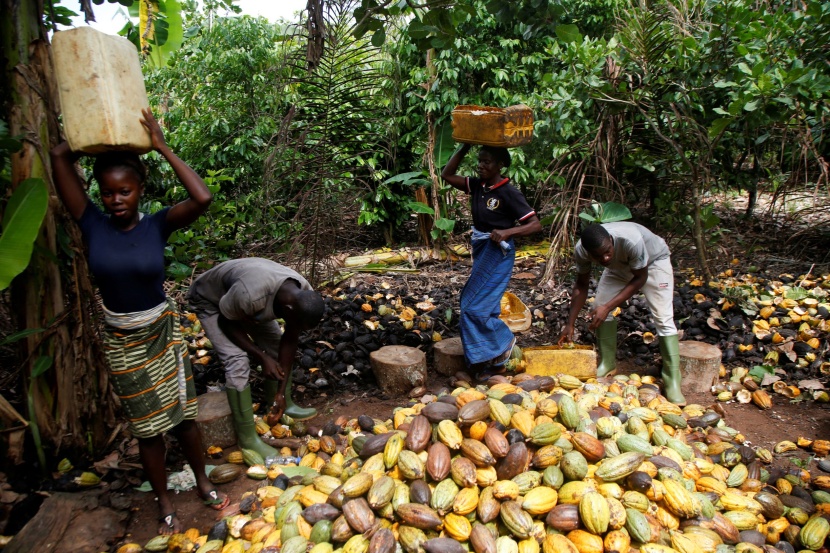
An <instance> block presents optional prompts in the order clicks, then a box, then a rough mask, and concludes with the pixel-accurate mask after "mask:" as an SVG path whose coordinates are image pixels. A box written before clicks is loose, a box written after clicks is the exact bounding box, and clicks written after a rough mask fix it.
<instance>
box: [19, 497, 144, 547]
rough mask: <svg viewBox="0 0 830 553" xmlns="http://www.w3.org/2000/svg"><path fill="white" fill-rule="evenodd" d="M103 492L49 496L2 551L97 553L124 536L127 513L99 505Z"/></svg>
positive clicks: (128, 515)
mask: <svg viewBox="0 0 830 553" xmlns="http://www.w3.org/2000/svg"><path fill="white" fill-rule="evenodd" d="M104 493H105V491H104V489H99V490H90V491H87V492H80V493H60V492H58V493H52V494H51V495H50V496H49V497H47V498H46V500H45V501H44V502H43V505H41V506H40V509H38V512H37V514H36V515H35V516H34V517H33V518H32V519H31V520H30V521H29V522H27V523H26V526H24V527H23V529H22V530H21V531H20V532H18V533H17V535H16V536H14V537H13V538H12V540H11V542H9V544H8V545H7V546H6V547H5V548H4V549H3V551H4V552H8V553H29V552H31V551H48V552H50V553H70V552H71V553H97V552H98V551H109V550H110V548H111V547H112V545H113V543H115V542H117V541H118V540H119V539H120V538H123V537H124V535H125V534H126V529H127V519H129V518H130V513H129V512H127V511H117V510H115V509H112V508H110V507H105V506H103V505H101V501H99V498H100V496H101V495H102V494H104Z"/></svg>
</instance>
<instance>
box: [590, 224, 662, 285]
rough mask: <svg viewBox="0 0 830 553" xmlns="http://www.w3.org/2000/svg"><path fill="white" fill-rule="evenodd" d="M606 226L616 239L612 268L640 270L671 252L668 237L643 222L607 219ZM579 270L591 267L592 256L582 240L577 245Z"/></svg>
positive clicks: (610, 265) (613, 269)
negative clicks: (610, 220) (650, 228)
mask: <svg viewBox="0 0 830 553" xmlns="http://www.w3.org/2000/svg"><path fill="white" fill-rule="evenodd" d="M602 227H603V228H604V229H605V230H607V231H608V234H610V235H611V238H612V239H613V240H614V259H612V260H611V263H610V264H609V265H608V269H610V270H612V271H625V270H629V271H632V270H633V271H636V270H637V269H643V268H645V267H648V266H649V265H651V264H652V263H654V262H655V261H659V260H661V259H666V258H668V257H669V256H670V255H671V252H670V251H669V247H668V246H667V245H666V241H665V240H663V239H662V238H660V237H659V236H657V235H656V234H654V233H653V232H651V231H650V230H648V229H647V228H646V227H644V226H643V225H638V224H637V223H630V222H619V223H605V224H603V225H602ZM574 261H575V262H576V272H577V273H578V274H580V275H582V274H585V273H587V272H589V271H590V270H591V257H590V256H589V255H588V251H587V250H586V249H585V248H584V247H583V246H582V240H580V241H579V242H577V243H576V247H575V248H574Z"/></svg>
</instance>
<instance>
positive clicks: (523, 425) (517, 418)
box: [510, 410, 534, 438]
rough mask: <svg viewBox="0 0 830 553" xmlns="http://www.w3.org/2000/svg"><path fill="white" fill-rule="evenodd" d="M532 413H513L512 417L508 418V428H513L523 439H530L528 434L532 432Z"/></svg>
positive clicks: (523, 411)
mask: <svg viewBox="0 0 830 553" xmlns="http://www.w3.org/2000/svg"><path fill="white" fill-rule="evenodd" d="M533 423H534V420H533V412H531V411H527V410H521V411H517V412H516V413H513V416H512V417H510V428H515V429H516V430H518V431H519V432H521V433H522V435H523V436H524V437H525V438H529V437H530V433H531V432H532V431H533Z"/></svg>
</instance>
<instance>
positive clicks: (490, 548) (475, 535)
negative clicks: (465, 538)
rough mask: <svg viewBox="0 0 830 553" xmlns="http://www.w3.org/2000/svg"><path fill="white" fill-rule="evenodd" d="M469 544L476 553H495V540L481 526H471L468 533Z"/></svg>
mask: <svg viewBox="0 0 830 553" xmlns="http://www.w3.org/2000/svg"><path fill="white" fill-rule="evenodd" d="M470 543H471V544H472V546H473V550H474V551H475V552H476V553H496V538H495V537H494V536H493V533H492V532H490V530H488V529H487V527H486V526H484V525H483V524H479V523H476V524H475V525H473V531H472V532H470Z"/></svg>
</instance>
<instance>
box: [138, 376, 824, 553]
mask: <svg viewBox="0 0 830 553" xmlns="http://www.w3.org/2000/svg"><path fill="white" fill-rule="evenodd" d="M632 369H633V367H628V368H627V369H626V368H625V367H623V368H622V372H626V371H628V372H631V370H632ZM427 387H428V389H429V390H430V391H432V392H438V391H439V390H441V388H443V387H449V382H448V379H447V378H446V377H433V378H431V379H430V381H429V383H428V386H427ZM367 388H368V389H366V390H365V391H363V392H360V393H352V392H350V393H345V394H338V395H337V396H336V397H334V396H330V395H328V394H322V395H321V396H320V397H317V398H314V399H311V401H309V402H307V403H306V404H307V405H312V406H314V407H316V408H317V411H318V413H319V415H318V417H317V418H316V419H314V420H313V421H314V422H315V423H316V424H319V425H322V424H324V423H325V422H328V421H330V420H334V419H335V418H336V417H338V416H340V415H343V416H346V417H349V418H352V417H357V416H358V415H362V414H366V415H369V416H371V417H374V418H378V419H381V420H385V419H387V418H390V417H391V415H392V411H393V409H394V408H395V407H399V406H401V405H405V401H403V400H402V399H400V398H395V399H381V398H380V397H379V396H380V393H379V390H378V389H377V388H376V387H374V386H368V387H367ZM686 399H687V400H688V401H689V403H699V404H701V405H704V406H708V405H711V404H712V403H713V401H714V398H713V396H711V395H710V394H699V395H696V396H687V398H686ZM722 406H723V408H724V409H725V411H726V419H725V421H726V423H727V424H728V425H730V426H732V427H734V428H737V429H739V430H740V431H741V432H742V433H743V434H744V435H745V436H746V439H747V441H748V442H749V444H751V445H754V446H760V447H765V448H768V449H770V450H771V449H772V447H773V446H774V445H775V444H776V443H778V442H779V441H782V440H792V441H795V439H796V438H797V437H799V436H803V437H805V438H808V439H817V438H822V439H827V438H828V436H830V405H828V404H824V405H820V404H817V403H815V402H810V404H809V409H805V405H804V404H802V403H798V402H795V403H791V402H788V401H785V400H784V399H783V398H782V396H776V397H774V399H773V407H772V408H771V409H769V410H767V411H762V410H760V409H758V408H757V407H755V406H754V405H752V404H747V405H742V404H739V403H737V402H730V403H726V404H722ZM791 459H802V460H808V459H810V456H809V455H808V453H807V452H805V451H797V452H793V453H792V455H791V457H782V456H776V460H775V463H776V464H777V465H778V466H781V467H787V466H789V467H790V468H797V466H796V465H795V464H794V463H792V461H791ZM208 462H214V463H215V462H216V461H211V460H208ZM807 468H808V469H809V470H810V471H811V473H814V474H815V473H818V474H821V471H819V470H818V468H816V463H815V461H812V462H810V464H809V466H808V467H807ZM259 485H260V483H259V482H256V481H253V480H249V479H247V478H240V479H238V480H237V481H235V482H232V483H230V484H226V485H224V486H221V487H220V489H221V490H222V491H224V492H225V493H227V494H228V495H229V496H230V497H231V505H230V506H228V508H226V509H225V510H224V511H223V512H215V511H211V510H210V509H208V508H207V507H204V506H202V504H201V502H200V501H199V499H198V497H196V493H195V492H194V491H189V492H183V493H181V494H179V495H178V496H176V498H175V504H176V508H177V512H178V515H179V518H180V520H181V521H182V523H183V524H184V525H185V527H188V528H190V527H193V528H198V529H199V531H200V532H201V533H204V532H206V531H207V530H209V529H210V527H211V526H212V525H213V524H214V523H215V522H216V521H218V520H220V519H221V518H222V517H223V516H226V515H229V514H233V513H234V512H235V511H236V510H237V508H238V501H239V498H240V497H241V496H242V494H243V493H245V492H246V491H251V490H255V489H256V488H257V487H258V486H259ZM132 495H133V497H132V508H131V512H130V518H129V522H128V526H127V532H128V534H127V536H125V540H126V541H135V542H137V543H139V544H143V543H145V542H146V541H147V540H149V539H150V538H152V537H153V536H154V535H155V531H156V526H157V522H156V517H157V509H156V505H155V501H154V499H153V496H152V494H150V493H135V494H132ZM122 541H123V540H122Z"/></svg>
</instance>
